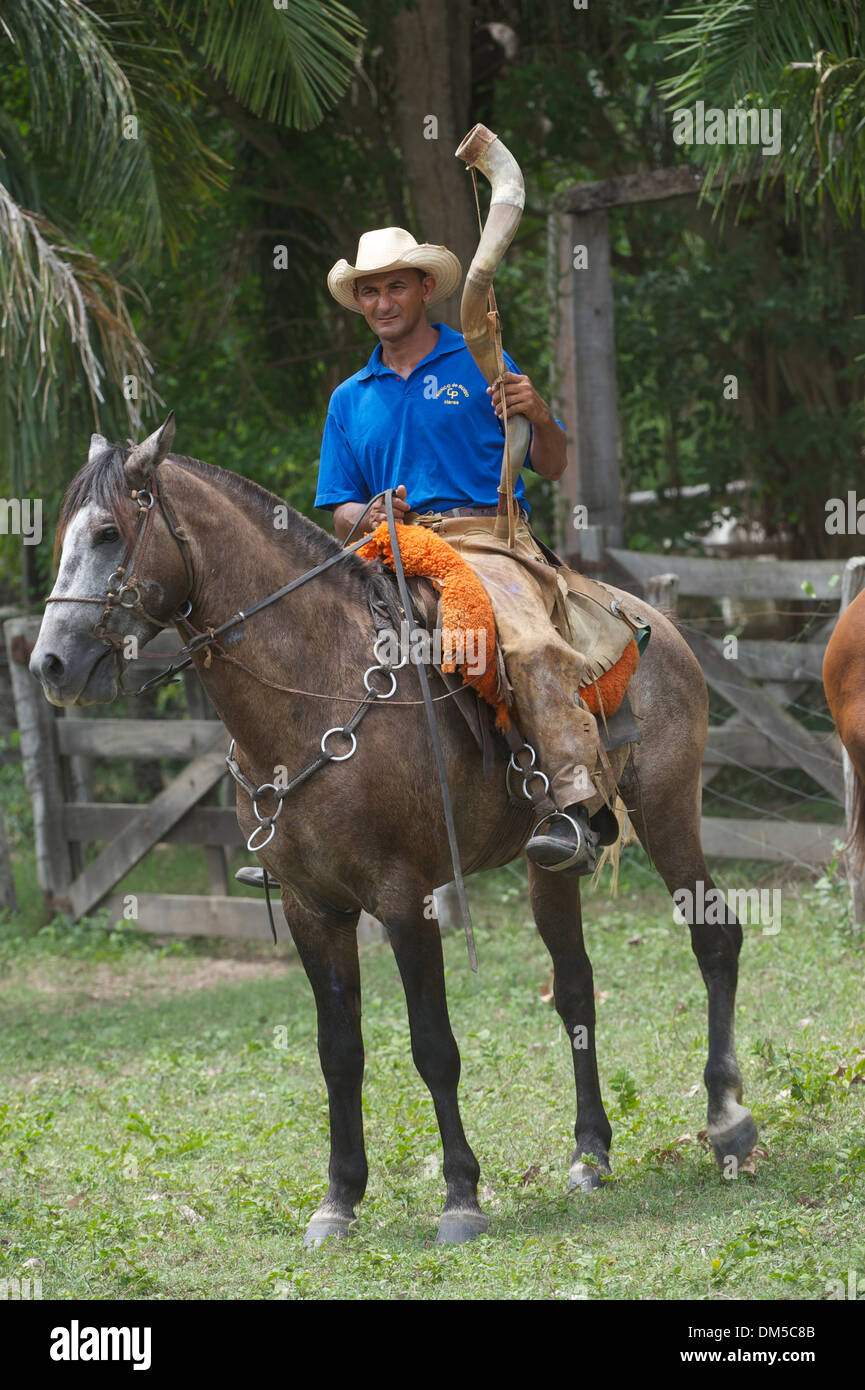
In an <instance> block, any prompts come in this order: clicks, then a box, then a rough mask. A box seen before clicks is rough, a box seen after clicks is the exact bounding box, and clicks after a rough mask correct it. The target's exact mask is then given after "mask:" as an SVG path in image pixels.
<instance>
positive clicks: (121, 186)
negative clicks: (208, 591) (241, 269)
mask: <svg viewBox="0 0 865 1390" xmlns="http://www.w3.org/2000/svg"><path fill="white" fill-rule="evenodd" d="M361 34H362V28H361V25H360V24H359V22H358V20H357V18H356V17H355V16H354V15H353V14H352V13H351V11H349V10H347V9H346V8H344V7H343V6H342V5H340V4H337V3H333V2H332V0H267V2H266V3H265V0H262V3H257V4H240V3H236V0H221V3H218V4H217V3H207V2H206V0H149V3H147V4H145V5H144V6H143V7H142V6H141V5H139V6H137V7H136V8H134V9H133V8H132V7H130V6H128V5H127V4H125V3H122V0H0V74H2V76H0V479H2V478H4V477H5V479H6V480H7V482H6V483H5V484H3V483H0V492H2V491H4V490H6V489H7V488H8V489H9V490H11V493H12V494H17V495H24V494H26V493H27V491H28V490H29V489H30V488H31V487H33V486H34V485H35V484H39V483H42V484H44V483H45V482H46V481H47V482H48V483H50V482H51V481H52V480H56V479H57V477H58V473H59V470H60V465H59V459H60V458H61V456H62V449H63V447H64V446H65V445H66V444H67V441H68V438H69V435H70V433H71V432H72V431H73V430H74V431H75V432H76V433H79V434H80V432H81V431H82V429H85V428H86V421H87V420H88V419H89V420H92V422H93V425H92V427H93V428H97V429H98V428H100V417H101V416H105V417H107V425H108V427H110V426H111V425H112V424H113V425H114V426H115V428H118V429H122V428H123V427H124V426H125V427H126V428H127V429H128V430H129V431H130V432H131V433H133V434H137V433H138V431H139V429H140V427H141V417H142V415H143V414H147V413H149V412H151V411H152V410H153V409H154V408H155V406H156V405H157V404H158V403H159V398H158V396H157V393H156V391H155V388H154V385H153V380H152V377H153V364H152V362H151V360H150V357H149V354H148V350H147V346H146V343H145V342H143V341H142V340H141V339H140V338H139V336H138V335H137V333H136V331H135V327H134V325H133V320H132V316H131V307H130V306H131V300H132V299H133V298H134V297H138V298H140V299H142V300H143V298H144V296H143V293H142V291H141V289H140V288H139V287H138V285H137V284H136V283H135V281H134V278H133V277H134V276H135V274H136V273H137V272H140V271H142V270H145V269H150V270H151V271H154V272H155V271H156V269H157V268H158V265H159V261H160V257H161V256H163V255H165V254H167V255H168V256H169V257H171V258H172V259H175V258H176V257H177V255H178V253H179V250H180V248H181V246H182V243H183V239H184V237H185V236H187V235H188V234H189V232H190V230H191V228H192V227H193V226H194V224H195V222H196V219H197V218H198V217H200V216H201V215H202V212H204V211H206V207H207V203H208V200H209V199H211V198H212V197H213V196H214V194H215V193H216V192H217V191H218V190H219V189H221V188H224V187H225V175H226V173H227V171H228V169H229V167H230V166H229V164H228V163H227V162H226V160H225V158H224V157H223V156H222V154H221V153H220V150H219V148H218V147H214V146H218V144H219V137H218V134H217V135H216V136H214V137H213V139H211V140H210V141H207V140H205V139H204V138H202V135H201V133H200V129H199V122H198V121H197V120H196V117H198V116H200V114H201V112H202V110H203V109H204V108H205V106H206V104H207V102H208V101H209V97H208V96H207V95H206V90H205V89H206V87H207V84H208V83H211V82H213V81H216V82H218V83H219V84H220V86H221V87H222V89H223V90H227V91H228V92H229V93H230V94H231V97H232V98H233V100H234V101H235V102H236V103H237V104H238V105H239V106H240V107H242V108H245V109H246V110H247V111H248V112H249V113H250V115H251V117H262V116H263V117H265V118H267V119H268V120H270V121H272V122H276V123H279V124H284V125H288V126H294V127H297V128H300V129H306V128H308V127H310V126H312V125H314V124H316V123H317V122H318V121H320V120H321V118H322V116H323V114H324V113H325V111H326V110H327V108H328V107H329V106H330V105H332V104H333V102H334V101H335V100H336V99H337V98H338V96H339V95H340V93H341V92H342V91H343V90H344V88H345V87H346V85H347V83H348V81H349V78H350V76H351V73H352V69H353V62H354V59H355V53H356V46H357V43H358V40H359V38H360V36H361ZM127 281H128V282H129V283H125V282H127ZM67 467H68V465H67Z"/></svg>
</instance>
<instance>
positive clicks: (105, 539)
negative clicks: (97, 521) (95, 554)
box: [94, 526, 120, 545]
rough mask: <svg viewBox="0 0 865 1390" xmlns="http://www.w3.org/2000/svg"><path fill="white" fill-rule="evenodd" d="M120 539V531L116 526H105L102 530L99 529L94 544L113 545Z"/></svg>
mask: <svg viewBox="0 0 865 1390" xmlns="http://www.w3.org/2000/svg"><path fill="white" fill-rule="evenodd" d="M119 539H120V533H119V532H118V530H117V527H116V526H103V528H102V530H101V531H97V533H96V536H95V539H94V545H113V544H114V542H115V541H117V540H119Z"/></svg>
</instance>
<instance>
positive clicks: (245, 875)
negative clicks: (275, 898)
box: [234, 864, 282, 890]
mask: <svg viewBox="0 0 865 1390" xmlns="http://www.w3.org/2000/svg"><path fill="white" fill-rule="evenodd" d="M264 872H265V871H264V869H262V868H261V866H260V865H259V864H251V865H250V866H249V867H248V868H245V869H238V871H237V873H236V874H235V875H234V877H235V879H236V880H237V882H238V883H245V884H246V885H247V887H248V888H263V887H264ZM267 886H268V887H269V888H276V889H277V890H279V889H281V888H282V884H281V883H280V882H279V879H277V878H274V877H273V874H268V876H267Z"/></svg>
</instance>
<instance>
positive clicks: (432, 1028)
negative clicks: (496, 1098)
mask: <svg viewBox="0 0 865 1390" xmlns="http://www.w3.org/2000/svg"><path fill="white" fill-rule="evenodd" d="M406 896H407V895H405V896H401V902H403V903H404V902H405V900H406ZM421 901H422V898H418V906H417V912H416V913H412V914H406V912H405V909H404V908H403V909H402V910H400V911H398V912H388V911H383V912H382V915H383V916H384V921H385V925H386V927H387V932H388V936H389V937H390V941H391V945H392V947H393V952H394V955H395V956H396V962H397V966H398V967H399V973H400V976H401V977H402V982H403V988H404V989H405V997H406V1004H407V1006H408V1019H409V1029H410V1032H411V1051H412V1057H413V1059H414V1064H415V1066H416V1067H417V1069H418V1071H419V1072H420V1075H421V1077H422V1078H423V1080H424V1081H425V1083H426V1085H427V1087H428V1088H429V1092H430V1095H431V1096H432V1099H433V1104H434V1105H435V1112H436V1119H437V1120H438V1125H439V1132H440V1133H441V1140H442V1154H443V1171H444V1179H445V1182H446V1184H447V1198H446V1200H445V1206H444V1211H443V1212H442V1215H441V1219H440V1221H439V1228H438V1235H437V1236H436V1244H437V1245H461V1244H462V1243H463V1242H464V1241H466V1240H471V1239H472V1237H473V1236H477V1235H481V1234H482V1233H483V1232H484V1231H486V1229H487V1227H488V1226H489V1217H487V1216H485V1215H484V1213H483V1212H482V1211H481V1209H480V1206H479V1205H478V1195H477V1193H478V1180H479V1178H480V1168H479V1167H478V1161H477V1159H476V1158H475V1156H474V1154H473V1153H472V1151H471V1149H470V1147H469V1143H468V1140H467V1139H466V1136H465V1131H464V1129H463V1123H462V1119H461V1117H460V1111H459V1102H458V1100H457V1087H458V1085H459V1079H460V1054H459V1048H458V1047H457V1044H456V1039H455V1038H454V1035H453V1033H452V1031H451V1025H450V1019H449V1017H448V1006H447V995H446V992H445V977H444V961H443V958H442V945H441V935H440V932H439V926H438V923H437V922H436V921H434V920H428V919H427V918H425V917H424V915H423V911H422V908H421V906H420V903H421Z"/></svg>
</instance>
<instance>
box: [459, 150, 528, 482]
mask: <svg viewBox="0 0 865 1390" xmlns="http://www.w3.org/2000/svg"><path fill="white" fill-rule="evenodd" d="M456 157H457V159H462V160H465V163H466V165H467V167H468V168H469V169H472V168H474V169H480V171H481V173H482V174H485V175H486V177H487V178H488V179H489V181H490V186H491V189H492V198H491V201H490V210H489V213H488V215H487V220H486V224H485V226H484V229H483V232H482V233H481V239H480V243H479V245H478V249H477V251H476V252H475V254H474V259H473V260H472V263H471V265H470V266H469V269H468V274H467V275H466V282H465V286H464V288H463V297H462V303H461V305H460V322H461V325H462V330H463V335H464V337H465V340H466V347H467V348H468V350H469V352H470V353H471V355H472V357H473V358H474V359H475V362H477V364H478V367H479V368H480V370H481V371H482V372H483V374H484V376H485V377H486V379H487V381H488V382H490V384H492V382H494V381H495V379H496V377H497V376H498V370H499V369H498V365H497V363H496V351H495V346H494V344H493V340H492V338H491V337H490V331H489V326H488V322H487V297H488V294H489V288H490V285H491V284H492V280H493V276H494V275H495V273H496V270H497V269H498V265H499V261H500V260H501V259H502V256H503V255H504V254H505V252H506V251H507V249H508V247H509V246H510V244H511V242H512V241H513V238H514V233H515V232H516V230H517V227H518V226H519V224H520V218H521V217H522V215H523V207H524V205H525V201H526V194H525V187H524V184H523V176H522V174H521V172H520V166H519V165H518V164H517V161H516V160H515V159H514V157H513V155H512V154H511V152H510V150H508V149H507V147H506V146H505V145H503V144H502V142H501V140H500V139H499V138H498V136H497V135H494V134H493V132H492V131H491V130H488V129H487V127H486V126H485V125H476V126H474V128H473V129H472V130H470V131H469V133H468V135H467V136H466V138H465V139H464V140H463V142H462V144H461V145H460V147H459V149H458V150H457V151H456ZM508 425H509V429H510V438H511V457H512V459H513V460H514V463H515V465H516V467H515V470H514V471H515V472H519V468H520V466H521V465H522V461H523V458H524V457H525V453H526V449H527V448H528V444H529V422H528V420H527V419H526V417H525V416H524V415H509V416H508ZM517 461H518V462H517ZM505 464H506V460H505V461H503V465H502V466H503V468H504V467H505Z"/></svg>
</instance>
